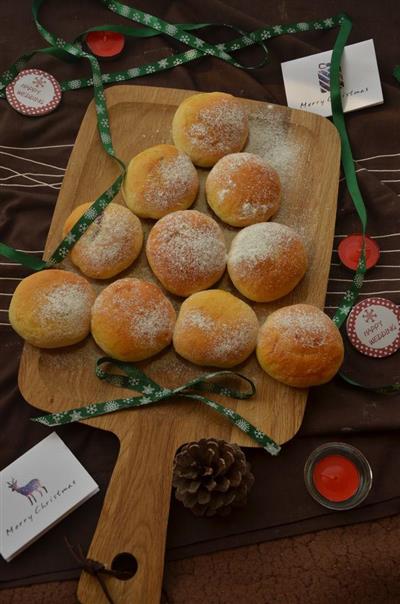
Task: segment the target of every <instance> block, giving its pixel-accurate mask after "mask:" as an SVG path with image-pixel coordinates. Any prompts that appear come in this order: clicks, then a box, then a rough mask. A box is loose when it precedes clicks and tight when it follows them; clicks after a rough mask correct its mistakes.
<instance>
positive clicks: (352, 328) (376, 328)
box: [346, 298, 400, 358]
mask: <svg viewBox="0 0 400 604" xmlns="http://www.w3.org/2000/svg"><path fill="white" fill-rule="evenodd" d="M346 328H347V335H348V336H349V340H350V342H351V343H352V344H353V346H354V347H355V348H356V349H357V350H358V351H359V352H362V354H365V355H367V356H369V357H379V358H382V357H387V356H389V355H391V354H393V353H395V352H396V351H397V350H399V348H400V308H399V307H398V306H397V305H396V304H394V303H393V302H391V301H390V300H386V298H367V299H366V300H363V301H362V302H359V303H358V304H356V305H355V306H354V308H353V310H352V311H351V313H350V314H349V316H348V319H347V324H346Z"/></svg>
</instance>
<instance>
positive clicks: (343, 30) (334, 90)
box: [330, 15, 367, 327]
mask: <svg viewBox="0 0 400 604" xmlns="http://www.w3.org/2000/svg"><path fill="white" fill-rule="evenodd" d="M351 27H352V24H351V21H350V19H349V18H348V17H347V16H346V15H344V16H343V19H342V22H341V25H340V29H339V33H338V35H337V38H336V41H335V45H334V48H333V52H332V59H331V67H330V87H331V104H332V118H333V123H334V124H335V126H336V128H337V130H338V132H339V135H340V141H341V160H342V166H343V171H344V175H345V178H346V184H347V187H348V190H349V193H350V196H351V199H352V201H353V204H354V207H355V209H356V211H357V214H358V217H359V219H360V222H361V227H362V236H363V240H362V241H363V242H362V250H361V254H360V259H359V262H358V265H357V269H356V272H355V275H354V277H353V281H352V284H351V286H350V288H349V289H348V290H347V291H346V292H345V294H344V296H343V298H342V300H341V301H340V303H339V306H338V309H337V311H336V313H335V315H334V317H333V322H334V323H335V324H336V325H337V327H340V326H341V325H342V324H343V323H344V321H345V320H346V317H347V315H348V314H349V312H350V310H351V309H352V307H353V305H354V303H355V302H356V300H357V298H358V295H359V293H360V290H361V287H362V284H363V282H364V275H365V272H366V262H365V235H366V228H367V211H366V208H365V204H364V200H363V198H362V195H361V191H360V188H359V186H358V181H357V175H356V171H355V167H354V160H353V156H352V153H351V146H350V141H349V137H348V135H347V130H346V124H345V120H344V114H343V109H342V98H341V92H340V82H339V70H340V62H341V59H342V55H343V50H344V47H345V46H346V42H347V39H348V37H349V35H350V32H351Z"/></svg>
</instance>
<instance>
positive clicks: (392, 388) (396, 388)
mask: <svg viewBox="0 0 400 604" xmlns="http://www.w3.org/2000/svg"><path fill="white" fill-rule="evenodd" d="M339 377H341V378H342V380H344V381H345V382H347V383H348V384H350V385H351V386H355V387H356V388H361V389H362V390H368V391H369V392H376V393H377V394H388V395H389V394H398V393H399V392H400V383H399V382H396V383H394V384H388V385H386V386H377V387H371V386H364V384H360V383H359V382H355V381H354V380H352V379H350V378H349V377H347V376H346V375H344V373H342V372H340V373H339Z"/></svg>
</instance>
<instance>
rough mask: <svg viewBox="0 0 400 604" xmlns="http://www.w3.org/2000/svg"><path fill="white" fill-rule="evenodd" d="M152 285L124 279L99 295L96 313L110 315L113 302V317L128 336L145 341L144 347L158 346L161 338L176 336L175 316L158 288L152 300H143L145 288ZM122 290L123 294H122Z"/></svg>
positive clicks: (95, 308) (94, 308) (96, 302)
mask: <svg viewBox="0 0 400 604" xmlns="http://www.w3.org/2000/svg"><path fill="white" fill-rule="evenodd" d="M143 284H145V285H144V287H146V286H148V285H150V284H147V283H145V282H141V281H139V280H137V279H129V278H127V279H121V280H119V281H115V282H114V283H113V284H112V285H110V286H108V288H107V290H108V291H107V292H106V290H104V292H105V293H103V294H102V295H100V296H98V298H97V299H96V301H95V304H94V306H93V312H94V313H98V312H100V313H103V312H104V313H106V314H109V309H110V303H111V308H112V312H113V314H115V315H116V317H118V322H119V323H120V324H121V325H123V326H124V330H126V331H127V335H128V334H130V335H131V337H132V338H133V339H134V340H135V341H139V342H140V341H143V342H144V346H154V345H156V344H157V342H158V340H159V338H160V337H161V338H163V337H165V338H166V339H167V340H168V339H169V338H170V336H171V335H172V330H173V327H174V317H173V315H172V313H171V311H170V303H169V302H168V300H167V299H166V298H164V296H163V295H162V294H161V292H160V291H159V290H158V288H156V287H155V286H154V285H152V286H151V287H153V288H154V295H153V298H152V299H148V298H143V294H142V292H141V288H142V287H143ZM119 288H123V289H121V295H119V291H118V290H119Z"/></svg>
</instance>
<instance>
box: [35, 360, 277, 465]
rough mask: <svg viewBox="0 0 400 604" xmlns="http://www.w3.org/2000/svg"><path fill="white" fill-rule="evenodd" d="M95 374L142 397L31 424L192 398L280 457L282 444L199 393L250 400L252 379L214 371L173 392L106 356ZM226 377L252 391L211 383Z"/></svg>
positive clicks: (93, 405)
mask: <svg viewBox="0 0 400 604" xmlns="http://www.w3.org/2000/svg"><path fill="white" fill-rule="evenodd" d="M106 363H107V364H108V365H114V366H115V367H117V368H118V369H119V370H121V371H123V375H121V374H114V373H109V372H108V371H105V370H104V369H103V366H104V365H105V364H106ZM96 375H97V377H98V378H100V379H101V380H105V381H106V382H108V383H109V384H113V385H116V386H119V387H122V388H128V389H132V390H136V391H137V392H140V393H141V396H133V397H131V398H129V397H125V398H123V399H113V400H110V401H106V402H104V403H90V404H89V405H87V406H86V407H78V408H76V409H71V410H70V411H64V412H62V413H54V414H48V415H45V416H42V417H36V418H34V419H33V420H32V421H35V422H39V423H42V424H44V425H46V426H57V425H62V424H66V423H70V422H74V421H80V420H82V419H90V418H91V417H96V416H98V415H103V414H105V413H114V412H116V411H119V410H122V409H129V408H135V407H142V406H143V405H150V404H152V403H155V402H157V403H159V402H161V401H162V400H168V399H169V398H170V397H171V396H173V395H175V396H178V397H182V398H189V399H190V398H192V399H195V400H196V401H200V402H203V403H204V404H206V405H207V406H208V407H209V408H210V409H213V410H214V411H216V412H217V413H219V414H221V415H223V416H225V417H226V418H227V419H229V421H231V422H232V424H233V425H234V426H236V427H237V428H239V430H242V431H243V432H245V433H246V434H248V435H249V436H250V437H251V438H253V439H254V440H255V441H256V442H257V443H258V444H259V445H261V446H262V447H263V448H264V449H265V450H266V451H268V452H270V453H271V454H272V455H277V454H278V453H279V451H280V447H279V445H277V444H276V443H275V442H274V441H273V440H272V439H271V438H270V437H269V436H267V435H266V434H265V433H264V432H262V431H261V430H259V429H258V428H256V427H255V426H253V425H252V424H251V423H250V422H249V421H248V420H246V419H245V418H244V417H242V416H241V415H239V414H238V413H236V412H235V411H233V409H229V408H227V407H224V406H223V405H221V404H220V403H217V402H216V401H212V400H210V399H208V398H206V397H204V396H203V395H201V394H200V393H199V392H198V391H199V390H200V391H204V390H211V391H213V392H217V393H219V394H222V393H224V395H225V396H228V397H230V398H239V399H248V398H249V397H251V396H253V395H254V394H255V386H254V384H253V382H252V381H251V380H249V379H248V378H246V377H245V376H242V375H241V374H239V373H236V372H234V371H226V370H225V371H215V372H212V373H208V374H206V375H202V376H200V377H198V378H195V379H194V380H191V381H190V382H188V383H187V384H185V385H183V386H180V387H178V388H175V389H173V388H172V389H170V388H165V387H164V386H160V385H159V384H157V383H155V382H154V381H153V380H151V379H150V378H148V377H147V376H146V375H145V374H144V373H142V372H141V371H140V370H139V369H138V368H137V367H135V366H133V365H132V364H131V363H123V362H121V361H116V360H115V359H111V358H109V357H103V358H101V359H99V360H98V361H97V364H96ZM226 375H229V376H235V377H236V378H240V379H241V380H243V381H245V382H246V383H247V384H248V385H249V386H250V390H248V391H244V392H243V391H237V390H231V389H229V388H226V387H225V386H219V385H218V384H217V383H215V382H212V381H211V380H213V379H214V378H218V377H222V376H226ZM196 391H197V392H196Z"/></svg>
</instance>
